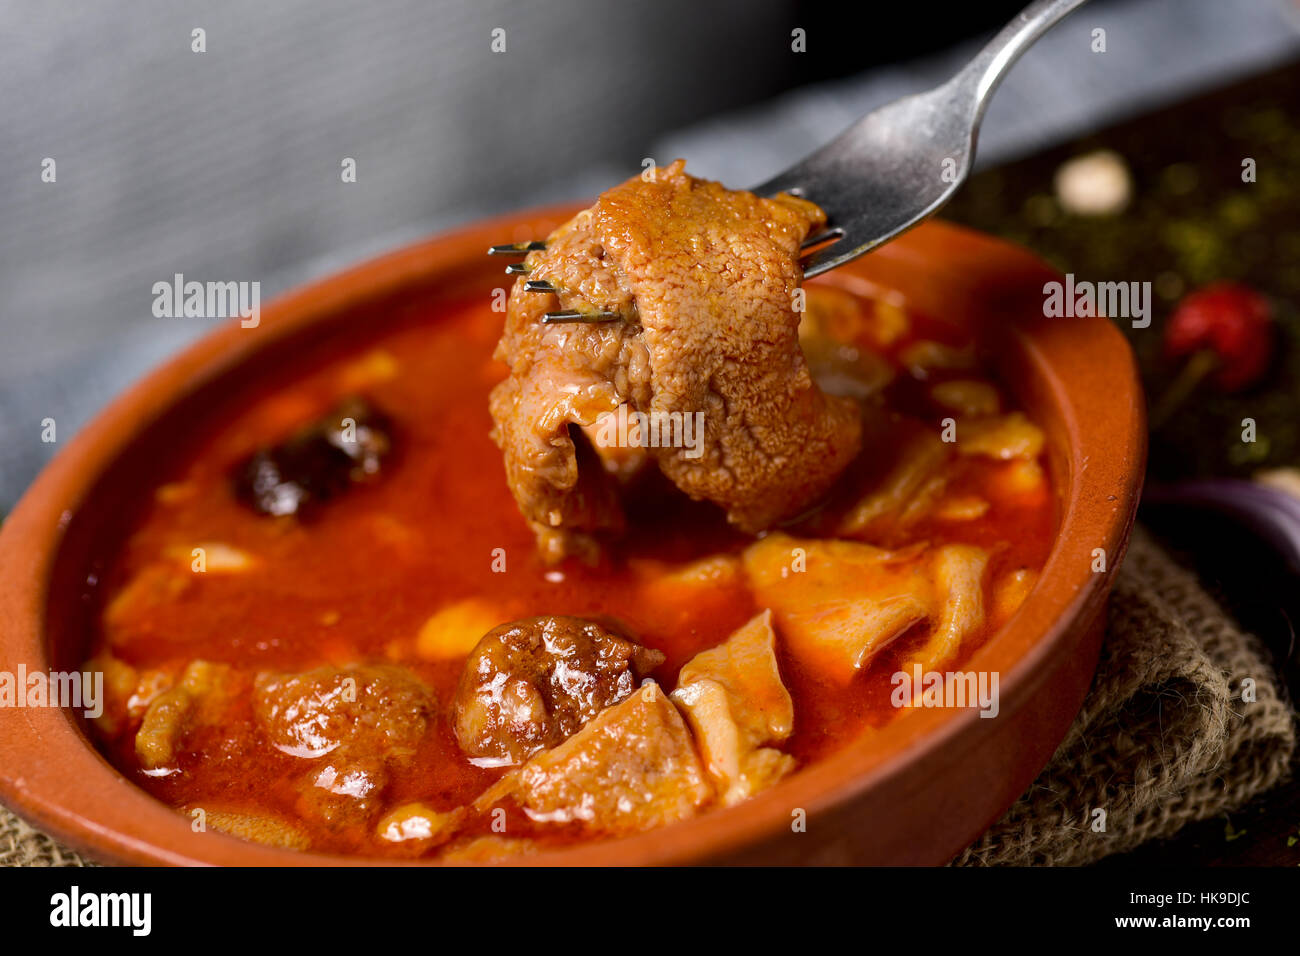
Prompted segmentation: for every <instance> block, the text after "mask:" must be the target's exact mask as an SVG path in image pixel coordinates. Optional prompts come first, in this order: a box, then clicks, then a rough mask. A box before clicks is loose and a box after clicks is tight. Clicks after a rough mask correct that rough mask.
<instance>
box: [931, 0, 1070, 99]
mask: <svg viewBox="0 0 1300 956" xmlns="http://www.w3.org/2000/svg"><path fill="white" fill-rule="evenodd" d="M1087 2H1088V0H1034V2H1033V3H1031V4H1030V5H1029V6H1027V7H1025V9H1023V10H1021V11H1020V14H1019V16H1017V17H1016V18H1015V19H1014V20H1012V21H1011V22H1010V23H1008V24H1007V25H1006V26H1005V27H1003V28H1002V29H1001V30H1000V31H999V32H998V35H997V36H995V37H994V38H993V39H992V40H990V41H989V42H988V43H987V44H985V46H984V49H982V50H980V52H979V53H978V54H977V55H976V56H975V58H974V59H973V60H971V61H970V62H969V63H968V64H966V66H965V67H963V68H962V70H961V72H960V73H958V74H957V75H956V76H954V77H953V78H952V80H950V81H949V85H950V86H954V87H957V88H958V89H959V90H961V91H962V92H965V93H968V94H969V95H970V96H971V97H972V98H973V104H974V107H975V123H976V125H978V124H979V122H980V120H981V119H983V117H984V110H985V108H986V107H987V106H988V102H989V99H990V98H991V97H992V95H993V91H994V90H996V89H997V88H998V84H999V83H1001V82H1002V77H1003V76H1005V75H1006V72H1007V70H1009V69H1010V68H1011V64H1013V63H1015V62H1016V60H1018V59H1020V54H1022V53H1024V52H1025V50H1027V49H1028V48H1029V47H1030V45H1032V44H1033V42H1034V41H1035V40H1037V39H1038V38H1039V37H1040V36H1042V35H1043V34H1044V33H1046V32H1047V31H1048V30H1050V29H1051V28H1052V27H1054V26H1055V25H1056V24H1057V23H1059V22H1060V21H1061V20H1063V19H1065V17H1067V16H1068V15H1069V14H1071V13H1073V12H1074V11H1075V10H1076V9H1078V8H1079V7H1081V6H1083V5H1084V4H1085V3H1087ZM954 92H956V91H955V90H954Z"/></svg>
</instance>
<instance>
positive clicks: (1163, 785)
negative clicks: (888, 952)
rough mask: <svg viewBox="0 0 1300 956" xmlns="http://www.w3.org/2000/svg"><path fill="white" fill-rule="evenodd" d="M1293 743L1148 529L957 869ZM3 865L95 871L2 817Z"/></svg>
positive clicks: (1119, 813)
mask: <svg viewBox="0 0 1300 956" xmlns="http://www.w3.org/2000/svg"><path fill="white" fill-rule="evenodd" d="M1245 678H1251V679H1253V680H1254V682H1255V688H1254V694H1255V698H1256V699H1255V700H1254V701H1253V702H1251V701H1247V700H1243V699H1242V681H1243V679H1245ZM1295 743H1296V735H1295V725H1294V720H1293V715H1292V711H1291V708H1290V705H1289V704H1288V702H1287V700H1286V699H1284V695H1283V694H1282V693H1281V692H1280V689H1279V686H1278V680H1277V676H1276V674H1275V672H1274V670H1273V667H1272V665H1271V664H1270V662H1269V659H1268V655H1267V653H1266V652H1265V651H1264V649H1263V648H1262V647H1261V646H1260V645H1259V642H1258V640H1257V639H1256V638H1254V637H1253V636H1251V635H1248V634H1245V633H1243V632H1242V631H1241V630H1239V629H1238V628H1237V626H1236V625H1235V624H1234V623H1233V621H1232V620H1231V619H1230V618H1229V617H1227V616H1226V615H1225V614H1224V613H1223V611H1221V610H1220V609H1219V607H1218V606H1217V605H1216V604H1215V603H1214V601H1213V600H1212V599H1211V598H1210V596H1209V595H1208V594H1206V593H1205V591H1204V590H1202V589H1201V587H1200V585H1199V584H1197V582H1196V579H1195V577H1193V576H1192V575H1191V574H1189V573H1188V572H1187V571H1184V570H1183V569H1182V568H1180V567H1179V566H1178V565H1176V564H1175V563H1174V562H1173V561H1172V560H1171V559H1170V558H1169V556H1168V555H1167V554H1166V553H1165V552H1164V551H1163V550H1161V549H1160V547H1159V546H1158V545H1156V544H1155V543H1154V542H1153V541H1152V540H1151V539H1150V538H1149V537H1148V536H1147V534H1146V533H1145V532H1144V531H1142V529H1140V528H1139V529H1138V530H1137V531H1136V532H1135V533H1134V536H1133V541H1132V544H1131V545H1130V547H1129V553H1128V557H1127V558H1126V559H1125V561H1124V565H1123V567H1122V568H1120V571H1119V574H1118V577H1117V583H1116V586H1115V593H1114V597H1113V598H1112V600H1111V608H1110V621H1109V629H1108V633H1107V637H1106V642H1105V645H1104V646H1103V648H1102V654H1101V664H1100V666H1099V668H1098V671H1097V677H1096V679H1095V680H1094V682H1093V686H1092V689H1091V691H1089V694H1088V697H1087V699H1086V700H1085V701H1084V704H1083V709H1082V710H1081V711H1080V713H1079V716H1078V718H1077V719H1076V720H1075V722H1074V724H1073V725H1072V726H1071V728H1070V731H1069V733H1068V734H1067V735H1066V738H1065V740H1064V742H1063V743H1062V744H1061V746H1060V748H1058V750H1057V751H1056V754H1055V755H1054V756H1053V757H1052V760H1051V762H1050V763H1049V764H1048V766H1047V768H1046V769H1044V770H1043V772H1042V773H1041V774H1040V775H1039V777H1038V779H1037V780H1035V781H1034V783H1033V784H1032V785H1031V786H1030V788H1029V790H1028V791H1026V793H1025V794H1024V795H1023V796H1022V797H1021V798H1020V800H1019V801H1017V803H1016V804H1015V805H1014V806H1013V807H1012V808H1011V809H1010V810H1009V811H1007V813H1006V815H1005V816H1004V817H1003V818H1002V819H1001V820H999V821H998V822H997V823H996V824H994V825H993V827H992V828H991V829H990V830H989V831H988V832H987V833H985V834H984V836H983V837H981V838H980V839H979V840H978V841H977V842H976V843H975V844H974V845H973V846H971V847H970V848H968V849H967V850H965V851H964V852H963V853H962V854H961V855H960V856H959V857H958V858H957V859H956V860H955V861H954V863H955V864H960V865H985V866H987V865H1026V864H1035V865H1044V864H1050V865H1073V864H1081V863H1089V862H1092V861H1094V860H1098V859H1101V858H1102V857H1104V856H1107V855H1109V854H1112V853H1119V852H1123V851H1125V850H1131V849H1133V848H1134V847H1136V846H1138V845H1139V844H1141V843H1145V842H1146V841H1148V840H1155V839H1159V838H1161V837H1167V836H1171V835H1173V834H1174V833H1175V832H1177V831H1178V830H1179V829H1180V828H1181V827H1182V826H1184V825H1185V824H1187V823H1191V822H1193V821H1195V820H1202V819H1205V818H1206V817H1211V816H1214V815H1215V814H1218V813H1223V812H1225V811H1228V810H1233V809H1235V808H1237V807H1239V806H1241V805H1242V804H1244V803H1246V802H1248V801H1249V800H1250V799H1251V798H1253V797H1254V796H1256V795H1257V794H1260V793H1263V792H1264V791H1265V790H1268V789H1270V788H1271V787H1273V786H1275V785H1277V784H1278V783H1280V782H1281V781H1282V780H1283V779H1284V778H1285V777H1286V775H1287V773H1288V768H1289V766H1290V763H1291V758H1292V755H1293V752H1294V750H1295ZM1096 808H1099V809H1103V810H1105V811H1106V820H1105V830H1104V832H1102V831H1098V830H1096V829H1094V820H1095V818H1094V816H1093V815H1092V814H1091V812H1090V811H1091V810H1093V809H1096ZM0 864H3V865H6V866H85V865H87V864H88V861H87V860H85V859H84V858H83V857H81V856H80V855H79V854H77V853H75V852H73V851H72V850H69V849H67V848H65V847H62V846H60V845H59V844H58V843H57V842H56V841H54V840H52V839H51V838H50V837H48V836H46V835H44V834H43V833H40V832H38V831H37V830H34V829H32V828H31V827H30V826H28V825H27V824H26V823H24V822H23V821H21V820H19V819H18V818H17V817H15V816H14V815H13V814H11V813H9V812H8V811H7V810H4V809H3V808H0Z"/></svg>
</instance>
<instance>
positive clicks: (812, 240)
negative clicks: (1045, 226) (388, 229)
mask: <svg viewBox="0 0 1300 956" xmlns="http://www.w3.org/2000/svg"><path fill="white" fill-rule="evenodd" d="M1086 2H1087V0H1035V2H1033V3H1031V4H1030V5H1029V6H1027V7H1025V9H1024V10H1022V11H1021V12H1020V15H1019V16H1017V17H1016V18H1015V19H1014V20H1012V21H1011V22H1010V23H1009V24H1007V25H1006V26H1005V27H1003V28H1002V30H1001V31H1000V32H999V33H998V34H997V36H995V37H994V38H993V39H992V40H990V41H989V42H988V44H987V45H986V46H985V47H984V48H983V49H982V50H980V52H979V53H978V54H977V55H976V56H975V58H974V59H973V60H971V61H970V62H969V63H968V64H966V66H965V67H963V68H962V70H961V71H960V72H959V73H957V75H956V76H954V77H953V78H952V79H950V80H949V81H948V82H947V83H944V84H943V85H942V86H939V87H936V88H935V89H933V90H930V91H928V92H926V93H917V94H914V95H912V96H906V97H903V99H901V100H896V101H895V102H893V103H889V104H887V105H885V106H882V107H880V108H879V109H876V110H873V111H872V112H870V113H868V114H867V115H866V116H864V117H863V118H862V119H860V120H858V121H857V122H856V123H854V124H853V125H852V126H850V127H849V128H848V129H847V130H845V131H844V132H843V133H841V134H840V135H839V136H837V137H836V138H835V139H833V140H831V141H830V142H829V143H827V144H826V145H825V146H823V147H822V148H821V149H819V150H817V151H816V152H815V153H813V154H811V155H810V156H808V157H806V158H805V159H803V160H802V161H801V162H799V163H796V164H795V165H794V166H791V167H790V168H789V169H787V170H786V171H785V172H783V173H780V174H779V175H777V176H775V177H773V178H772V179H769V180H768V181H767V182H765V183H763V185H761V186H758V187H756V188H755V189H754V190H753V191H754V192H755V193H758V194H759V195H761V196H774V195H776V194H777V193H781V192H786V193H790V194H791V195H795V196H802V197H804V198H805V199H809V200H811V201H813V202H815V203H816V204H817V205H818V206H820V207H821V208H822V209H823V210H824V211H825V212H826V217H827V223H826V226H827V228H826V229H825V230H823V231H822V232H820V233H818V234H817V235H815V236H810V237H809V238H808V239H807V240H805V241H804V244H803V249H804V256H803V259H802V262H803V265H804V276H805V277H807V278H812V277H813V276H816V275H821V273H823V272H826V271H827V270H829V269H834V268H835V267H836V266H839V265H843V264H844V263H846V262H848V261H850V260H851V259H856V258H857V257H858V256H860V255H862V254H863V253H866V252H869V251H870V250H872V249H874V248H876V247H877V246H879V245H880V244H881V243H884V242H888V241H889V240H890V239H893V238H894V237H895V236H897V235H898V234H899V233H902V232H904V231H905V230H907V229H910V228H911V227H912V226H915V225H916V224H917V223H919V222H921V221H922V220H923V219H927V218H929V217H930V216H932V215H934V213H935V212H937V211H938V210H939V209H940V208H941V207H942V206H943V205H944V204H945V203H946V202H947V201H948V200H949V199H951V198H952V195H953V193H955V192H956V191H957V189H958V188H959V187H960V186H961V184H962V183H963V182H965V181H966V177H967V176H968V175H969V174H970V168H971V163H972V162H973V160H974V158H975V144H976V140H977V138H978V134H979V127H980V122H981V121H982V120H983V118H984V110H985V108H986V107H987V106H988V102H989V100H990V98H992V96H993V92H994V90H996V89H997V87H998V84H999V83H1000V82H1001V81H1002V77H1003V76H1004V75H1005V74H1006V72H1007V70H1008V69H1009V68H1010V66H1011V64H1013V63H1014V62H1015V61H1016V60H1017V59H1019V57H1020V55H1021V54H1022V53H1024V52H1025V50H1026V49H1028V48H1029V46H1030V45H1031V44H1032V43H1033V42H1034V41H1035V40H1037V39H1038V38H1039V37H1040V36H1042V35H1043V34H1044V33H1045V32H1047V30H1048V29H1050V28H1051V27H1053V26H1054V25H1056V24H1057V23H1058V22H1059V21H1061V20H1062V19H1064V18H1065V17H1066V16H1067V15H1069V14H1070V13H1072V12H1073V11H1074V10H1075V9H1077V8H1078V7H1080V6H1082V5H1083V4H1084V3H1086ZM540 248H545V243H541V242H531V243H511V244H509V245H504V246H493V247H492V248H491V249H490V250H489V253H490V254H492V255H515V256H519V255H527V254H528V252H531V251H533V250H534V249H540ZM506 271H507V272H508V273H509V274H511V275H526V274H527V268H526V267H525V266H524V265H523V264H522V263H516V264H513V265H511V266H510V267H508V268H507V269H506ZM524 288H525V289H526V290H527V291H530V292H555V291H557V290H556V289H555V288H554V287H553V286H552V285H551V284H550V283H548V282H540V281H529V282H526V283H525V286H524ZM618 317H619V316H618V315H617V313H613V312H577V311H574V310H565V311H562V312H548V313H546V315H545V316H543V318H542V321H543V322H608V321H611V320H614V319H617V318H618Z"/></svg>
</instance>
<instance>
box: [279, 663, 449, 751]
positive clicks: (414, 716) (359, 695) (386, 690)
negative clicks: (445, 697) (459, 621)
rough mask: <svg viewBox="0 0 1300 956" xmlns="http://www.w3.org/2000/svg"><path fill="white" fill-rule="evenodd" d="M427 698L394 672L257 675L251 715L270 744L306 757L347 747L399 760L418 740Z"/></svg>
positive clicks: (426, 693)
mask: <svg viewBox="0 0 1300 956" xmlns="http://www.w3.org/2000/svg"><path fill="white" fill-rule="evenodd" d="M432 710H433V699H432V696H431V694H430V692H429V690H428V688H426V687H425V686H424V685H423V684H421V683H420V682H419V681H418V680H416V679H415V678H414V677H413V676H412V675H410V674H409V673H407V672H406V671H404V670H402V669H400V668H396V667H378V666H377V667H356V668H340V667H321V668H318V669H316V670H313V671H307V672H306V673H302V674H272V673H264V674H259V675H258V677H257V681H256V685H255V688H254V694H253V713H254V715H255V716H256V718H257V721H258V723H259V725H260V726H261V728H262V731H263V732H264V733H265V734H266V736H267V739H268V740H270V742H271V744H272V745H273V746H274V747H275V748H276V749H278V750H280V751H282V752H283V753H286V754H289V755H290V756H292V757H303V758H307V759H312V758H316V757H323V756H325V755H326V754H329V753H332V752H333V751H335V750H337V749H339V748H341V747H346V748H347V749H348V750H357V751H362V752H365V753H367V754H371V755H375V756H379V757H382V758H384V759H392V758H397V759H405V758H407V757H410V756H411V755H413V754H414V753H415V749H416V747H417V746H418V745H419V743H420V739H421V738H422V737H423V736H424V731H425V727H426V725H427V722H428V718H429V715H430V714H431V712H432Z"/></svg>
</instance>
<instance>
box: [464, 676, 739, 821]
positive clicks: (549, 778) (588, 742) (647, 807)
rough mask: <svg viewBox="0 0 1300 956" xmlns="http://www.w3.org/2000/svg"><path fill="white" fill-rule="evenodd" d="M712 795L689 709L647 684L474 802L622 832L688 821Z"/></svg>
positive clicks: (482, 807)
mask: <svg viewBox="0 0 1300 956" xmlns="http://www.w3.org/2000/svg"><path fill="white" fill-rule="evenodd" d="M712 796H713V788H712V786H710V784H709V781H708V778H707V776H706V774H705V770H704V766H703V765H702V764H701V763H700V758H699V756H698V755H697V754H696V752H695V744H694V742H693V740H692V739H691V732H690V729H689V728H688V727H687V726H686V723H685V721H684V720H683V719H682V715H681V712H680V711H678V709H677V708H676V707H675V706H674V705H673V702H672V701H671V700H669V699H668V698H667V697H666V696H665V695H664V693H663V691H662V690H660V689H659V685H658V684H656V683H654V682H653V681H646V683H645V684H644V685H642V687H641V688H640V689H639V690H638V691H637V692H636V693H635V694H633V695H632V696H631V697H629V698H628V699H627V700H625V701H623V702H622V703H621V704H616V705H615V706H613V707H610V708H608V709H606V710H605V711H603V712H602V713H601V714H599V715H598V716H597V717H596V718H595V719H594V720H592V721H591V722H590V723H589V724H587V726H585V727H583V728H582V730H580V731H578V732H577V733H576V734H574V735H573V736H572V737H570V738H569V739H568V740H566V741H564V743H562V744H560V745H559V746H558V747H555V748H554V749H552V750H547V751H544V752H543V753H540V754H538V755H537V756H536V757H534V758H533V759H532V760H530V761H529V762H528V763H526V764H524V765H523V766H522V767H519V768H518V769H516V770H513V771H511V772H510V773H509V774H507V775H506V776H505V777H503V778H501V780H499V781H498V782H497V783H496V784H495V785H493V786H492V787H491V788H490V789H489V790H488V791H487V792H486V793H484V794H483V795H482V796H481V797H479V799H478V800H477V801H475V804H474V805H475V808H476V809H477V810H479V811H480V812H486V811H487V810H489V809H490V808H491V807H493V806H494V805H496V804H499V803H501V802H502V801H506V800H509V801H511V802H512V803H514V804H515V805H516V806H518V807H519V808H520V809H522V810H523V812H524V813H525V814H526V815H527V816H528V817H529V819H531V820H533V821H534V822H537V823H553V824H564V825H572V826H574V827H576V828H577V829H578V830H580V831H581V832H583V833H585V834H602V835H614V834H619V833H632V832H637V831H641V830H650V829H653V828H655V827H659V826H664V825H665V824H669V823H674V822H676V821H678V820H684V819H686V818H688V817H690V816H693V815H694V814H695V813H696V812H697V811H698V810H699V809H700V808H701V807H703V806H704V805H705V804H706V803H708V802H709V800H710V799H711V798H712Z"/></svg>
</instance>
